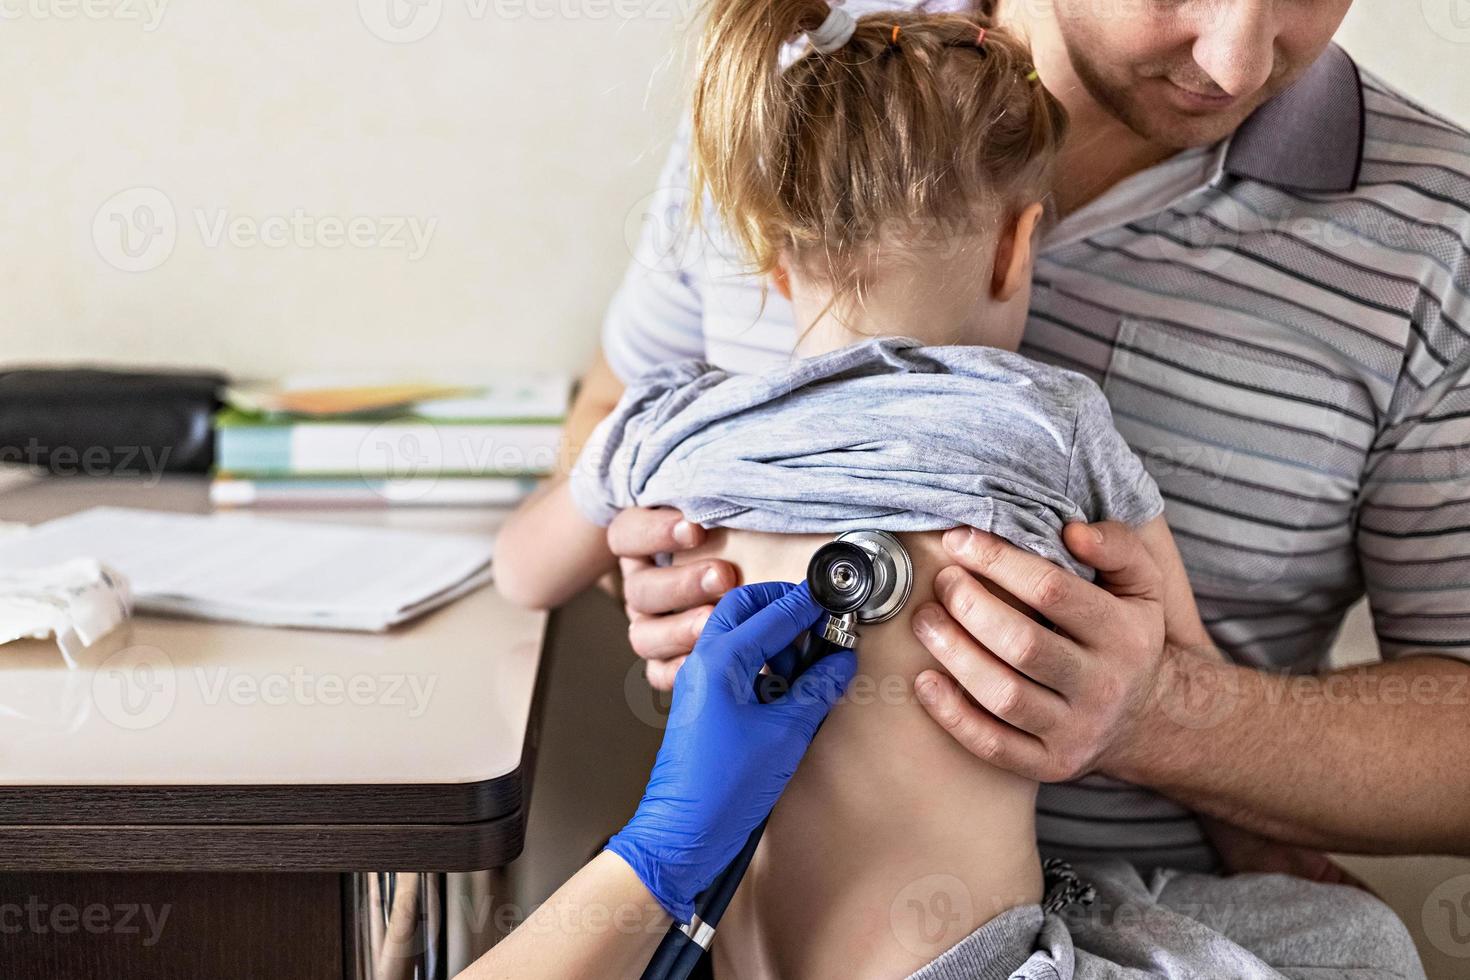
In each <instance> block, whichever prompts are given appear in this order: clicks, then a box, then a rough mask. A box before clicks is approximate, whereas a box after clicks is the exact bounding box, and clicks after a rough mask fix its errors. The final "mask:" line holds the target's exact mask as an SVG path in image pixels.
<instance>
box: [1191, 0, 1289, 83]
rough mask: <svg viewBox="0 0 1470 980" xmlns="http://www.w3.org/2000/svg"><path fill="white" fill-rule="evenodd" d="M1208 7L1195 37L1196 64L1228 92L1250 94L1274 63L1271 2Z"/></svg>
mask: <svg viewBox="0 0 1470 980" xmlns="http://www.w3.org/2000/svg"><path fill="white" fill-rule="evenodd" d="M1210 6H1212V7H1213V8H1214V9H1213V11H1212V12H1211V13H1209V14H1207V15H1206V20H1205V22H1204V23H1202V24H1201V25H1200V28H1199V35H1198V37H1197V38H1196V39H1195V43H1194V60H1195V64H1197V65H1199V67H1200V68H1202V69H1203V70H1204V71H1205V73H1206V74H1208V75H1209V76H1210V78H1211V79H1212V80H1214V82H1215V84H1216V85H1218V86H1220V88H1222V89H1224V90H1225V91H1226V92H1227V93H1229V94H1230V95H1234V96H1245V95H1250V94H1252V93H1253V92H1255V91H1257V90H1258V89H1260V87H1261V86H1262V85H1265V84H1266V81H1267V80H1268V79H1269V78H1270V77H1271V67H1272V65H1273V64H1274V63H1275V58H1276V54H1275V44H1276V19H1275V17H1274V16H1273V14H1272V10H1271V8H1272V7H1273V6H1274V5H1273V4H1272V3H1270V2H1262V0H1243V2H1235V3H1219V4H1211V5H1210Z"/></svg>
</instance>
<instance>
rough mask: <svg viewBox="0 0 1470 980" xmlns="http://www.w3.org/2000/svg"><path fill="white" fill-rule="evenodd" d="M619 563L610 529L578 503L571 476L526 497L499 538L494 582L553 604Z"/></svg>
mask: <svg viewBox="0 0 1470 980" xmlns="http://www.w3.org/2000/svg"><path fill="white" fill-rule="evenodd" d="M616 567H617V561H616V559H614V558H613V554H612V552H611V551H609V550H608V547H607V531H606V529H605V528H601V527H598V526H597V525H596V524H593V523H592V522H591V521H589V520H587V518H586V517H584V516H582V512H581V511H580V510H578V509H577V506H576V504H574V503H573V502H572V493H571V489H570V486H569V484H568V482H567V478H566V477H558V478H557V479H556V480H554V481H553V482H552V483H551V484H550V485H548V486H547V487H546V488H544V489H543V490H542V491H541V492H540V493H538V494H536V496H534V497H532V498H531V499H529V500H527V501H526V502H525V503H523V504H522V505H521V506H520V507H519V508H518V509H517V510H516V512H515V513H514V514H512V515H511V516H510V519H509V520H507V521H506V523H505V526H504V527H503V528H501V530H500V537H499V538H498V539H497V541H496V544H495V584H496V587H497V588H499V589H500V594H501V595H503V596H505V597H506V598H507V599H509V600H510V601H511V602H514V603H516V604H517V605H521V606H529V607H531V608H534V609H550V608H551V607H553V606H559V605H561V604H562V603H563V602H566V601H567V600H568V599H570V598H571V597H572V596H574V595H576V594H577V593H578V592H581V591H582V590H583V589H586V588H587V587H589V586H591V585H592V584H593V583H594V582H596V581H597V580H598V579H600V578H601V577H602V576H604V575H606V574H607V573H608V572H611V571H612V570H613V569H614V568H616Z"/></svg>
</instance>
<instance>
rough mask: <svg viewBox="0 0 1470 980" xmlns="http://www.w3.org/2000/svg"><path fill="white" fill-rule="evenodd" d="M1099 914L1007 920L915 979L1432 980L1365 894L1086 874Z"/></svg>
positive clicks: (1099, 871) (1182, 877) (1260, 880)
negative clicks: (1283, 979) (1377, 979)
mask: <svg viewBox="0 0 1470 980" xmlns="http://www.w3.org/2000/svg"><path fill="white" fill-rule="evenodd" d="M1075 870H1076V872H1077V874H1078V875H1079V876H1080V877H1081V878H1082V879H1084V880H1086V881H1088V882H1090V883H1091V884H1092V885H1093V886H1094V887H1095V888H1096V890H1097V896H1096V899H1095V900H1094V901H1093V903H1092V904H1091V905H1088V906H1071V907H1069V908H1067V909H1064V910H1063V911H1061V912H1060V913H1054V914H1044V913H1043V912H1042V910H1041V908H1040V907H1039V906H1036V905H1027V906H1021V907H1019V908H1014V909H1011V910H1009V911H1007V912H1004V913H1002V914H1001V915H999V916H997V917H996V918H995V919H992V920H991V921H990V922H987V923H986V924H985V925H983V926H981V927H980V928H979V929H977V930H975V931H974V932H973V933H971V934H970V935H969V936H968V937H966V938H965V939H964V940H962V941H961V942H960V943H959V944H958V945H957V946H955V947H954V948H953V949H951V950H949V952H947V953H945V954H944V955H943V956H941V957H939V959H937V960H935V961H934V962H933V963H930V964H929V965H928V966H926V967H924V968H923V969H922V970H920V971H919V972H917V973H915V974H913V976H912V977H911V978H910V980H1007V978H1014V980H1103V978H1107V980H1135V978H1144V977H1150V978H1171V980H1173V978H1178V980H1267V978H1270V980H1277V978H1282V977H1286V978H1291V980H1348V978H1352V980H1366V978H1369V977H1372V978H1385V980H1392V978H1406V980H1407V978H1412V980H1423V978H1424V968H1423V966H1422V965H1420V962H1419V955H1418V953H1417V952H1416V951H1415V949H1414V943H1413V941H1412V940H1411V939H1410V938H1409V933H1408V930H1407V929H1405V928H1404V925H1403V923H1402V922H1400V921H1399V920H1398V918H1397V917H1396V916H1395V915H1394V913H1393V911H1392V910H1390V909H1389V908H1388V906H1386V905H1384V904H1383V903H1382V902H1380V901H1378V899H1376V898H1374V897H1373V896H1371V895H1369V894H1367V893H1366V892H1364V891H1362V890H1360V889H1357V888H1352V887H1349V886H1346V885H1324V884H1317V883H1315V882H1309V881H1303V880H1302V879H1300V878H1293V877H1290V876H1288V875H1274V874H1273V875H1259V874H1251V875H1235V876H1232V877H1228V878H1222V877H1217V876H1215V875H1205V874H1194V873H1189V872H1178V871H1168V870H1158V871H1154V872H1152V873H1151V874H1150V876H1149V880H1148V881H1147V882H1145V881H1144V879H1143V878H1142V877H1140V876H1139V873H1138V872H1137V871H1136V870H1135V869H1134V868H1133V866H1132V865H1130V864H1128V863H1126V862H1123V861H1105V862H1094V863H1085V864H1078V865H1077V866H1076V869H1075Z"/></svg>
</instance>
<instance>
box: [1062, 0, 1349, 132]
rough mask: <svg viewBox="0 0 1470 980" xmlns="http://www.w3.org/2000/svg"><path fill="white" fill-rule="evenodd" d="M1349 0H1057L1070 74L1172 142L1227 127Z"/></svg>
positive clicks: (1128, 120) (1138, 127)
mask: <svg viewBox="0 0 1470 980" xmlns="http://www.w3.org/2000/svg"><path fill="white" fill-rule="evenodd" d="M1351 4H1352V0H1055V10H1056V19H1057V25H1058V27H1059V29H1060V32H1061V36H1062V40H1063V43H1065V44H1066V46H1067V53H1068V55H1069V57H1070V59H1071V62H1072V66H1073V68H1074V70H1075V71H1076V73H1077V76H1078V78H1079V79H1080V80H1081V81H1082V83H1083V85H1085V86H1086V87H1087V90H1088V92H1089V94H1091V96H1092V97H1093V98H1094V99H1096V100H1097V101H1098V102H1099V103H1100V104H1101V105H1102V106H1103V107H1104V108H1106V109H1107V110H1108V111H1109V112H1111V113H1112V114H1113V115H1115V116H1117V117H1118V118H1119V119H1121V120H1122V121H1123V122H1124V123H1125V124H1126V125H1127V126H1128V127H1129V128H1130V129H1132V130H1133V131H1134V132H1136V133H1138V134H1139V135H1140V136H1143V137H1144V138H1146V139H1148V140H1150V141H1151V142H1156V143H1160V144H1163V145H1167V146H1170V147H1174V148H1183V147H1187V146H1203V145H1206V144H1209V143H1213V142H1215V141H1216V140H1219V139H1223V138H1224V137H1226V136H1228V135H1229V134H1230V133H1232V132H1234V130H1235V129H1236V127H1238V126H1239V125H1240V124H1241V123H1242V122H1244V121H1245V119H1246V117H1247V116H1249V115H1250V114H1251V113H1252V112H1253V111H1255V109H1256V108H1257V107H1258V106H1260V105H1261V103H1263V102H1265V101H1266V100H1268V99H1270V98H1271V97H1272V96H1273V95H1275V94H1277V93H1278V92H1280V91H1281V90H1282V89H1284V88H1286V87H1287V86H1289V85H1290V84H1291V83H1292V82H1294V81H1296V79H1297V78H1298V77H1300V75H1301V73H1302V72H1303V71H1305V70H1306V69H1307V68H1308V67H1309V66H1310V65H1311V64H1312V62H1313V61H1315V60H1316V59H1317V56H1318V55H1320V54H1321V53H1322V51H1323V50H1324V49H1325V48H1326V47H1327V44H1328V42H1329V41H1330V40H1331V39H1332V35H1333V34H1334V33H1335V32H1336V30H1337V27H1338V25H1339V24H1340V23H1342V18H1343V16H1344V15H1345V14H1346V13H1347V10H1348V7H1349V6H1350V5H1351Z"/></svg>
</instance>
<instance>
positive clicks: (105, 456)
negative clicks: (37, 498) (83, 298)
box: [0, 368, 226, 476]
mask: <svg viewBox="0 0 1470 980" xmlns="http://www.w3.org/2000/svg"><path fill="white" fill-rule="evenodd" d="M225 384H226V378H225V377H224V376H223V375H219V374H203V373H198V374H196V373H185V372H166V371H165V372H160V371H116V370H105V369H98V368H11V369H0V462H5V463H28V464H31V465H34V466H40V467H42V468H44V469H47V470H49V471H51V472H52V473H57V474H62V475H70V474H77V473H80V474H86V475H104V474H118V475H148V476H156V475H158V474H160V473H165V472H168V473H202V472H205V471H206V470H208V469H209V468H210V466H212V465H213V463H214V430H213V426H212V419H213V416H214V412H215V410H216V409H218V408H219V406H220V396H221V394H222V393H223V390H224V386H225Z"/></svg>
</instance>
